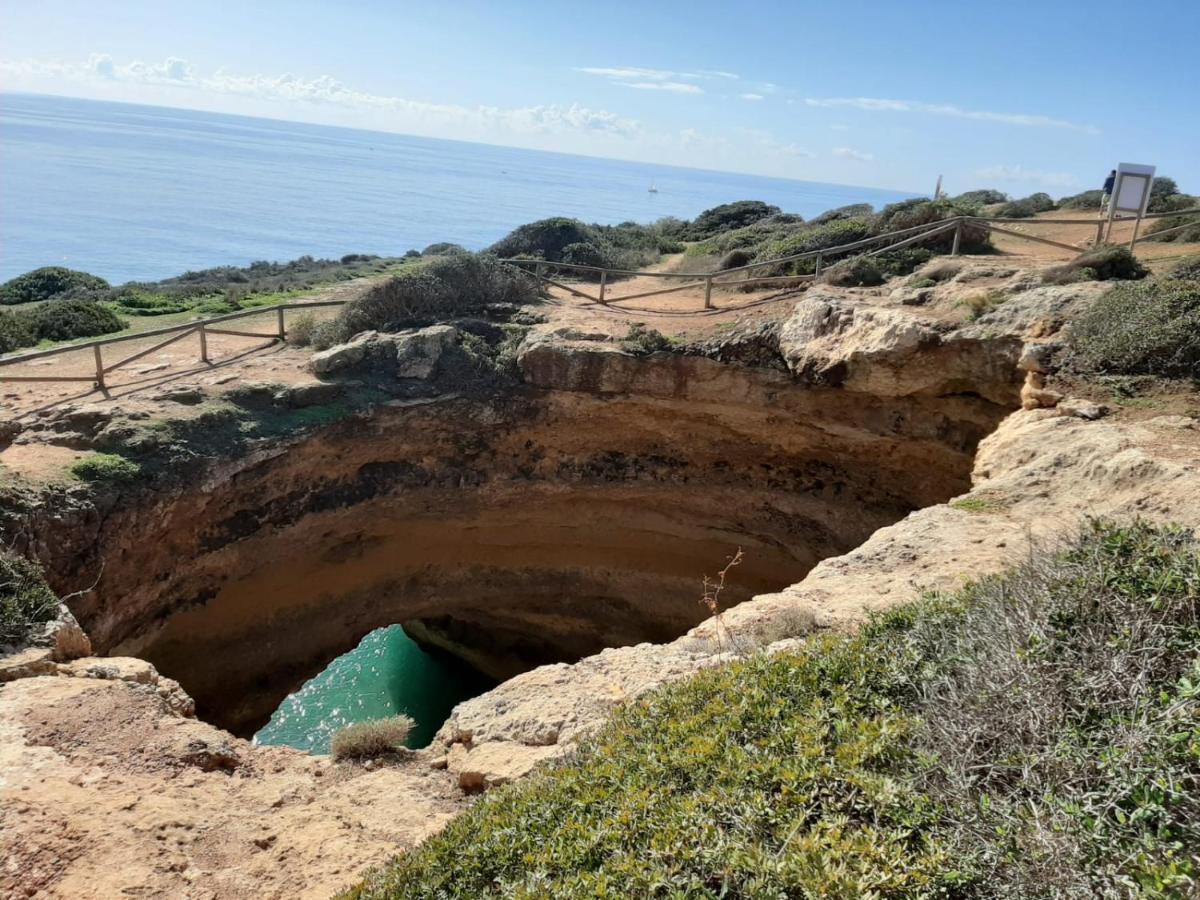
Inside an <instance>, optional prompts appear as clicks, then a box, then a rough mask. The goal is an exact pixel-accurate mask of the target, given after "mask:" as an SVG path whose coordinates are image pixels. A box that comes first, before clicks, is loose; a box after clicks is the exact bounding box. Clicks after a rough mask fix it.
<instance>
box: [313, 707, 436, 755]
mask: <svg viewBox="0 0 1200 900" xmlns="http://www.w3.org/2000/svg"><path fill="white" fill-rule="evenodd" d="M415 724H416V723H415V722H413V720H412V719H410V718H409V717H408V716H389V717H388V718H386V719H375V720H373V721H370V722H356V723H354V724H353V725H347V726H346V727H345V728H342V729H341V730H339V731H337V732H336V733H335V734H334V735H333V741H332V743H331V745H330V749H331V751H332V752H333V758H334V759H336V760H344V759H373V758H375V757H377V756H386V755H387V754H389V753H395V752H396V751H397V750H401V749H403V747H404V742H405V741H406V740H408V735H409V734H410V733H411V732H412V730H413V726H414V725H415Z"/></svg>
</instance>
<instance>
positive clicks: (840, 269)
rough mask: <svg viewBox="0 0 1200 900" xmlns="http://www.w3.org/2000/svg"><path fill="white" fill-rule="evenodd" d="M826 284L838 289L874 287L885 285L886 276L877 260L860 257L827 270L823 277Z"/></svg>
mask: <svg viewBox="0 0 1200 900" xmlns="http://www.w3.org/2000/svg"><path fill="white" fill-rule="evenodd" d="M821 280H822V281H824V282H825V283H826V284H833V285H837V286H838V287H874V286H875V285H879V284H883V282H884V275H883V272H881V271H880V269H879V266H878V264H876V262H875V260H873V259H867V258H866V257H862V256H860V257H858V258H857V259H853V260H851V261H850V262H845V263H842V264H840V265H837V266H832V267H830V268H829V269H827V270H826V271H825V272H824V274H823V275H822V276H821Z"/></svg>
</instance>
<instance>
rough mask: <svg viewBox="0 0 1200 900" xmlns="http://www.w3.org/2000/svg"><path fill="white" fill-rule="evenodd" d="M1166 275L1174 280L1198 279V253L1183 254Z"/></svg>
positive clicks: (1199, 265)
mask: <svg viewBox="0 0 1200 900" xmlns="http://www.w3.org/2000/svg"><path fill="white" fill-rule="evenodd" d="M1167 277H1168V278H1172V279H1174V280H1176V281H1200V253H1196V254H1193V255H1191V256H1185V257H1184V258H1183V259H1181V260H1180V261H1179V262H1177V263H1176V264H1175V265H1174V266H1173V267H1172V268H1171V271H1170V272H1169V273H1167Z"/></svg>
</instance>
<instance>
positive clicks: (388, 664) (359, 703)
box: [254, 625, 495, 753]
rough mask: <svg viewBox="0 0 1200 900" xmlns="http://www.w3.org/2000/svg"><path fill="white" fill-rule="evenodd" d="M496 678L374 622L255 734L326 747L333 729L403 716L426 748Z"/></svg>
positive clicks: (412, 740) (259, 738)
mask: <svg viewBox="0 0 1200 900" xmlns="http://www.w3.org/2000/svg"><path fill="white" fill-rule="evenodd" d="M494 684H495V682H494V681H491V680H490V679H488V678H486V677H484V676H483V675H480V674H479V673H478V672H476V671H475V670H473V669H471V668H470V667H468V666H466V665H465V664H464V663H461V662H459V661H458V660H455V659H453V658H451V657H448V656H445V655H443V654H430V653H427V652H426V651H424V650H422V649H421V648H420V647H419V646H417V644H415V643H414V642H413V640H412V639H411V638H409V636H408V635H407V634H405V633H404V629H403V628H401V627H400V626H399V625H392V626H390V627H388V628H378V629H376V630H375V631H372V632H371V633H370V634H368V635H367V636H366V637H365V638H363V639H362V642H361V643H360V644H359V645H358V646H357V647H355V648H354V649H353V650H351V651H350V652H349V653H345V654H343V655H342V656H339V657H338V658H337V659H335V660H334V661H333V662H331V663H330V664H329V665H328V666H326V667H325V669H324V670H323V671H322V672H321V673H320V674H319V675H317V676H316V677H315V678H313V679H311V680H310V681H308V682H306V683H305V684H304V686H303V687H301V688H300V689H299V690H298V691H296V692H295V693H293V694H291V695H290V696H288V697H287V699H285V700H284V701H283V703H281V704H280V705H279V708H278V709H276V710H275V712H274V714H272V716H271V720H270V721H269V722H268V723H267V724H266V725H264V726H263V727H262V728H261V729H260V730H259V732H258V733H257V734H256V735H255V736H254V740H255V742H257V743H259V744H283V745H286V746H289V747H296V748H298V749H300V750H307V751H309V752H310V753H328V752H329V744H330V741H331V740H332V739H333V735H334V733H335V732H336V731H337V730H338V729H340V728H344V727H345V726H347V725H350V724H352V723H354V722H362V721H367V720H370V719H382V718H385V717H386V716H394V715H399V714H404V715H407V716H410V717H412V719H413V720H414V721H415V722H416V727H415V728H414V729H413V731H412V733H411V734H410V735H409V738H408V741H407V743H408V746H409V747H413V748H417V747H424V746H426V745H427V744H428V743H429V742H430V741H431V740H432V739H433V736H434V734H435V733H436V732H437V730H438V728H440V727H441V725H442V723H443V722H445V721H446V717H447V716H449V715H450V710H451V709H453V708H454V706H455V704H457V703H461V702H462V701H463V700H467V699H469V698H471V697H474V696H476V695H478V694H481V693H483V692H484V691H486V690H487V689H489V688H491V687H493V686H494Z"/></svg>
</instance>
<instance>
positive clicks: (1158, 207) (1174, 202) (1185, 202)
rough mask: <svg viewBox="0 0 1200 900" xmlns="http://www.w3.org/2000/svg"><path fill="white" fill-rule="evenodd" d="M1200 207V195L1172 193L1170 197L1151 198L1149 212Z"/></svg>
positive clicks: (1175, 210)
mask: <svg viewBox="0 0 1200 900" xmlns="http://www.w3.org/2000/svg"><path fill="white" fill-rule="evenodd" d="M1197 208H1200V197H1193V196H1191V195H1190V194H1172V195H1171V196H1169V197H1155V198H1152V199H1151V200H1150V206H1149V208H1148V210H1147V211H1148V212H1179V211H1180V210H1183V209H1197Z"/></svg>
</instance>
